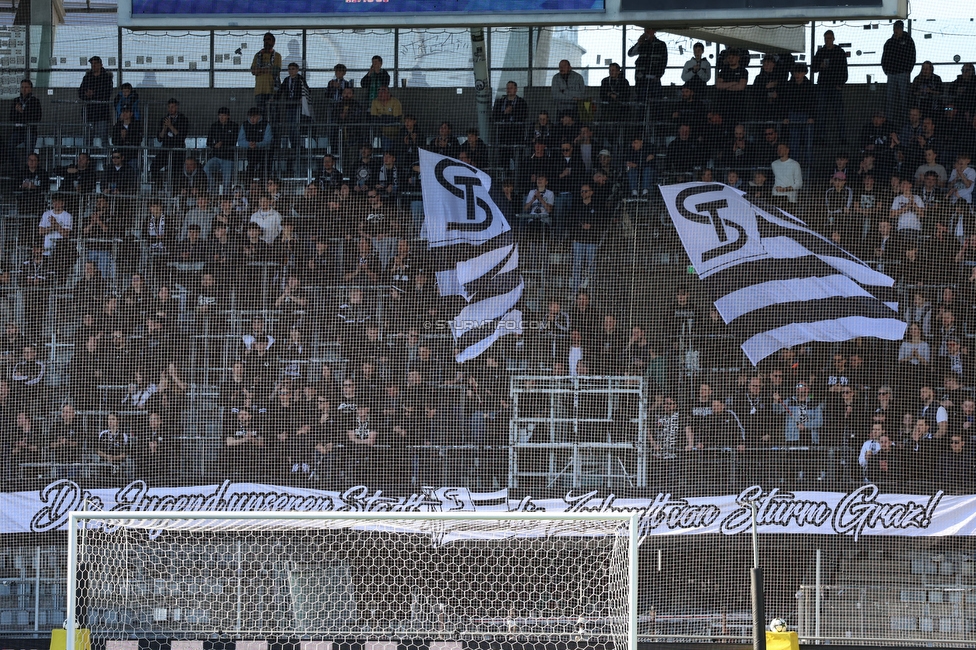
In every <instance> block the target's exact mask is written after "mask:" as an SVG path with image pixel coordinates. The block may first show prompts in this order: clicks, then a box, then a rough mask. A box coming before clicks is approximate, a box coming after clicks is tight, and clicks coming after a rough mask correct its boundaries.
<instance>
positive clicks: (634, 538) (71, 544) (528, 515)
mask: <svg viewBox="0 0 976 650" xmlns="http://www.w3.org/2000/svg"><path fill="white" fill-rule="evenodd" d="M126 519H128V520H146V521H154V520H155V521H160V520H177V519H180V520H189V519H198V520H208V521H221V520H226V521H231V520H236V521H241V520H246V521H266V520H290V521H314V520H357V521H376V522H378V523H379V522H384V521H391V520H401V521H403V520H413V521H417V522H424V521H428V522H430V521H464V520H468V521H500V522H502V521H512V522H533V521H538V522H574V521H576V522H585V521H619V522H621V523H622V524H626V527H627V529H628V539H627V546H628V560H629V566H628V596H627V598H628V603H627V650H637V595H638V555H637V554H638V550H639V545H640V535H639V523H640V515H639V514H638V513H593V512H587V513H582V512H569V513H567V512H469V511H459V512H201V511H185V512H180V511H169V512H166V511H151V512H146V511H142V512H125V511H121V512H120V511H108V512H106V511H91V510H81V511H72V512H71V513H69V515H68V566H67V571H68V576H67V603H66V606H67V608H66V610H65V614H66V621H65V628H66V632H67V635H66V636H67V647H66V650H79V649H78V648H76V647H75V631H76V630H77V629H78V621H77V620H76V615H77V612H76V610H77V604H78V594H77V591H78V559H79V552H78V545H79V542H80V533H81V532H82V531H83V529H84V527H85V526H87V524H88V523H90V522H92V521H99V520H115V521H118V520H126Z"/></svg>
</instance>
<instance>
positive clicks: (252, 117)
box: [237, 106, 273, 178]
mask: <svg viewBox="0 0 976 650" xmlns="http://www.w3.org/2000/svg"><path fill="white" fill-rule="evenodd" d="M272 139H273V136H272V131H271V124H270V123H269V122H268V121H267V120H266V119H264V115H263V113H262V112H261V109H260V108H258V107H256V106H252V107H251V108H249V109H247V120H246V121H245V122H244V123H243V124H241V128H240V130H239V131H238V132H237V147H238V149H241V150H242V151H243V152H244V158H245V160H247V173H248V175H249V177H250V178H260V177H261V176H262V175H264V174H265V173H266V172H267V171H268V170H269V169H270V168H271V160H270V159H271V142H272Z"/></svg>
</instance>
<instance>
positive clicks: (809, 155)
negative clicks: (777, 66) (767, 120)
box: [783, 63, 817, 170]
mask: <svg viewBox="0 0 976 650" xmlns="http://www.w3.org/2000/svg"><path fill="white" fill-rule="evenodd" d="M783 95H784V99H785V101H786V106H787V114H786V115H787V119H786V120H784V124H789V125H790V150H791V151H792V152H793V155H795V156H796V157H797V158H798V159H799V161H800V165H801V166H802V167H803V168H805V169H808V170H809V169H810V168H811V167H812V166H813V125H814V122H815V117H816V114H817V91H816V89H815V88H814V86H813V82H812V81H810V80H809V79H808V78H807V64H805V63H797V64H796V65H795V66H794V67H793V78H792V79H790V83H788V84H786V86H785V87H784V88H783Z"/></svg>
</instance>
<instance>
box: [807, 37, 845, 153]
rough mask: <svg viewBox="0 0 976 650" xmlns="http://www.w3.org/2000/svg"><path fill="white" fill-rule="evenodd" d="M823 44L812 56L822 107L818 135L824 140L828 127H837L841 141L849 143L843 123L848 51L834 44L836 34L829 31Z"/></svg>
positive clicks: (813, 70) (813, 72)
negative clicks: (831, 125) (829, 125)
mask: <svg viewBox="0 0 976 650" xmlns="http://www.w3.org/2000/svg"><path fill="white" fill-rule="evenodd" d="M823 39H824V44H823V46H822V47H819V48H817V53H816V54H814V55H813V65H812V66H811V68H812V69H811V70H810V72H811V73H812V74H817V75H819V76H818V77H817V96H818V100H817V101H818V104H819V108H820V115H819V116H818V120H819V132H820V137H821V138H823V137H824V136H825V135H826V133H827V128H826V126H827V125H828V124H833V125H836V131H835V132H836V133H837V135H838V136H839V137H840V141H841V142H846V141H847V129H846V125H845V120H844V84H846V83H847V52H845V51H844V50H843V48H841V47H839V46H837V45H834V32H833V30H830V29H828V30H827V31H825V32H824V35H823Z"/></svg>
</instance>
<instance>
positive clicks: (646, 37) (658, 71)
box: [627, 27, 668, 102]
mask: <svg viewBox="0 0 976 650" xmlns="http://www.w3.org/2000/svg"><path fill="white" fill-rule="evenodd" d="M627 56H636V57H637V60H636V61H634V68H635V69H636V73H635V76H636V78H637V101H639V102H645V101H647V100H648V99H658V98H659V97H660V96H661V77H662V76H664V70H665V69H666V68H667V67H668V46H667V44H666V43H665V42H664V41H662V40H661V39H659V38H658V37H657V29H656V28H654V27H645V28H644V33H643V34H641V35H640V38H638V39H637V42H636V43H634V45H633V47H631V48H630V49H629V50H628V51H627Z"/></svg>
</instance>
